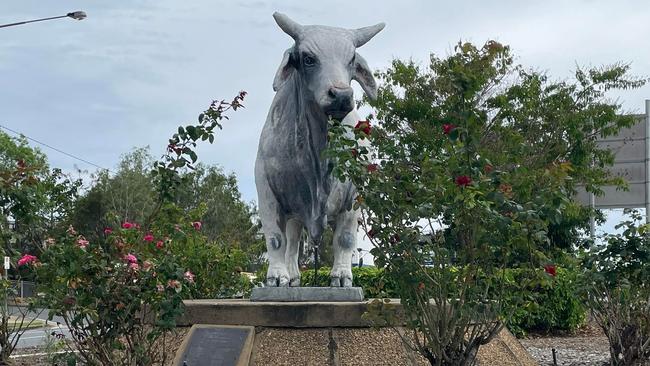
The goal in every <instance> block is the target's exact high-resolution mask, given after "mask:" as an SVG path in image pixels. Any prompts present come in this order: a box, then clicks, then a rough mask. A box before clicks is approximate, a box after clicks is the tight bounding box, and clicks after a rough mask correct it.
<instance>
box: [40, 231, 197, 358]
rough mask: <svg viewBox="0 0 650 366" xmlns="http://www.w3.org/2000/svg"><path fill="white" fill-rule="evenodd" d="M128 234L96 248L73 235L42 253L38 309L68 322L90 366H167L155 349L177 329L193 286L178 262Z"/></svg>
mask: <svg viewBox="0 0 650 366" xmlns="http://www.w3.org/2000/svg"><path fill="white" fill-rule="evenodd" d="M123 226H124V225H123ZM126 226H127V227H129V228H126V229H117V230H115V231H112V232H111V233H110V234H108V235H107V237H106V240H104V241H102V242H97V243H89V242H88V241H86V240H82V239H80V238H79V237H78V236H76V235H74V234H70V233H68V234H67V235H66V236H65V237H64V238H61V239H60V240H59V241H58V242H57V243H55V244H53V245H51V246H49V247H48V248H47V249H46V250H45V251H44V252H43V254H42V265H41V266H39V267H38V268H37V269H36V271H37V276H38V279H39V285H40V291H41V292H42V293H43V297H42V298H41V299H40V301H41V303H40V305H41V306H43V307H44V308H47V309H50V317H52V316H53V315H58V316H61V317H63V319H64V321H65V323H66V326H68V327H69V328H70V331H71V334H72V338H73V341H74V343H75V344H76V345H77V347H78V349H79V357H80V358H81V359H82V360H83V361H84V362H85V363H86V364H89V365H95V364H96V365H132V364H138V365H148V364H151V363H153V362H155V361H160V360H162V359H164V358H165V357H166V355H165V354H158V353H157V351H155V350H156V348H155V347H154V346H153V345H154V344H155V343H156V342H157V341H158V340H159V338H160V337H164V336H165V334H166V333H167V332H170V331H172V330H173V329H174V327H175V324H176V318H177V317H178V316H179V315H180V314H181V313H182V299H183V294H188V293H189V292H190V291H191V287H193V286H194V279H193V278H191V280H190V278H189V276H188V275H187V273H188V272H187V271H188V269H187V268H184V267H181V266H180V265H178V263H179V260H178V258H176V257H175V256H173V255H170V253H167V252H162V251H160V250H159V249H157V248H156V247H155V246H152V245H151V244H150V243H149V242H147V241H143V240H142V238H143V233H142V231H141V230H139V229H135V228H134V227H133V226H129V225H126ZM80 241H83V242H84V245H79V242H80ZM148 323H151V324H148Z"/></svg>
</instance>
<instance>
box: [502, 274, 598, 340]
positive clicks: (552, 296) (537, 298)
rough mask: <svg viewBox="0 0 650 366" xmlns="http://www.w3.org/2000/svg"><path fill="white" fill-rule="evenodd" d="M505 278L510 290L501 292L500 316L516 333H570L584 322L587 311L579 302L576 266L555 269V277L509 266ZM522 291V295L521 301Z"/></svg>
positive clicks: (519, 334) (509, 328)
mask: <svg viewBox="0 0 650 366" xmlns="http://www.w3.org/2000/svg"><path fill="white" fill-rule="evenodd" d="M504 278H505V281H506V282H507V283H508V284H509V285H510V286H509V287H510V291H508V292H505V293H504V296H505V298H506V301H505V302H504V309H503V315H504V318H506V319H508V322H507V326H508V330H510V331H511V332H513V333H514V334H515V335H518V336H521V335H525V334H526V333H528V332H538V333H539V332H542V333H550V332H558V331H564V332H572V331H575V330H576V329H578V327H580V326H581V325H583V324H584V322H585V319H586V311H587V310H586V308H585V307H584V305H583V304H582V302H581V301H580V297H579V287H578V272H577V271H576V270H575V269H566V268H558V269H557V275H556V276H554V277H552V276H549V275H548V274H546V273H543V272H540V271H527V270H519V269H508V270H505V276H504ZM522 287H523V288H522ZM521 293H523V294H525V298H524V299H523V301H522V299H520V296H521V295H520V294H521ZM509 298H513V301H512V303H510V302H509V301H508V299H509Z"/></svg>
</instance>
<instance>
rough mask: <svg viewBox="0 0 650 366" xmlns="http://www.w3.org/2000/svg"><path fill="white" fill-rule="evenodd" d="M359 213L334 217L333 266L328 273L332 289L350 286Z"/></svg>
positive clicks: (345, 213)
mask: <svg viewBox="0 0 650 366" xmlns="http://www.w3.org/2000/svg"><path fill="white" fill-rule="evenodd" d="M358 219H359V211H358V210H350V211H344V212H341V213H340V214H339V215H338V216H337V217H336V227H335V229H334V240H333V242H332V245H333V246H334V265H333V266H332V272H331V273H330V277H331V282H330V286H332V287H351V286H352V253H353V252H354V251H355V249H356V247H357V227H358V226H359V222H358V221H357V220H358Z"/></svg>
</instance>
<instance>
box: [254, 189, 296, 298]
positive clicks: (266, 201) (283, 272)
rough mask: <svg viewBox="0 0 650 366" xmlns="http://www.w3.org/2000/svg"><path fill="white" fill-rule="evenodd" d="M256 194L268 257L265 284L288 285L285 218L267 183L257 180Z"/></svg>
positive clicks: (274, 285) (271, 285) (272, 285)
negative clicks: (258, 200)
mask: <svg viewBox="0 0 650 366" xmlns="http://www.w3.org/2000/svg"><path fill="white" fill-rule="evenodd" d="M257 194H258V197H259V199H260V204H259V215H260V220H261V221H262V231H263V232H264V238H265V239H266V253H267V255H268V257H269V269H268V270H267V272H266V286H268V287H277V286H289V278H290V277H289V271H288V269H287V264H286V262H285V254H286V252H287V238H286V235H285V228H284V227H281V226H280V225H285V224H284V223H285V222H286V221H285V218H284V216H283V214H282V212H281V210H280V205H279V204H278V201H277V200H276V199H275V196H274V195H273V192H271V189H270V188H269V186H268V184H264V183H261V182H259V181H258V182H257Z"/></svg>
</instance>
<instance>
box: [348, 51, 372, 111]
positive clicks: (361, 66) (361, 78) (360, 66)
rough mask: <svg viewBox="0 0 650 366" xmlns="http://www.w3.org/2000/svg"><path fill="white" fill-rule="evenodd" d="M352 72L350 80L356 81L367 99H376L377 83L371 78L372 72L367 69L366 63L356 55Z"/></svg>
mask: <svg viewBox="0 0 650 366" xmlns="http://www.w3.org/2000/svg"><path fill="white" fill-rule="evenodd" d="M354 60H355V61H354V71H353V75H354V76H352V79H353V80H356V81H357V82H358V83H359V85H361V88H362V89H363V91H364V92H365V93H366V95H367V96H368V98H370V99H371V100H374V99H375V98H377V83H376V82H375V77H374V76H372V71H371V70H370V68H369V67H368V63H367V62H366V60H364V58H363V57H361V55H359V54H358V53H357V54H355V55H354Z"/></svg>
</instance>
